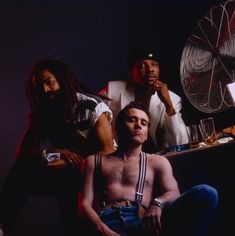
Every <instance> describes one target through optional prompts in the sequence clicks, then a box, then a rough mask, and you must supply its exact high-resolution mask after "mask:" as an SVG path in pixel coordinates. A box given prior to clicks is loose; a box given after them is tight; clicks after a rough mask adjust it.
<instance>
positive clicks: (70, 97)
mask: <svg viewBox="0 0 235 236" xmlns="http://www.w3.org/2000/svg"><path fill="white" fill-rule="evenodd" d="M43 70H48V71H50V72H51V73H52V74H53V75H54V76H55V77H56V79H57V80H58V83H59V84H60V87H61V89H62V91H63V93H64V96H65V113H66V114H65V116H66V118H67V119H69V120H71V121H74V119H75V117H76V114H74V113H75V112H74V105H75V104H77V94H76V93H77V92H78V91H81V92H85V93H89V94H93V95H96V96H99V95H97V94H95V93H94V92H93V91H92V90H90V89H88V88H86V87H85V86H84V85H82V84H81V83H79V82H78V80H77V79H76V78H75V76H74V74H73V73H72V72H70V71H69V69H68V67H67V66H66V65H65V64H64V63H63V62H61V61H59V60H56V59H51V58H43V59H41V60H39V61H37V62H36V63H34V65H33V66H32V68H31V70H30V74H29V77H28V79H27V80H26V97H27V100H28V102H29V106H30V110H31V116H34V117H35V118H36V117H38V115H39V112H40V111H39V106H40V104H39V102H40V101H39V100H40V91H41V83H40V81H41V72H42V71H43ZM99 97H100V96H99ZM76 110H77V109H76Z"/></svg>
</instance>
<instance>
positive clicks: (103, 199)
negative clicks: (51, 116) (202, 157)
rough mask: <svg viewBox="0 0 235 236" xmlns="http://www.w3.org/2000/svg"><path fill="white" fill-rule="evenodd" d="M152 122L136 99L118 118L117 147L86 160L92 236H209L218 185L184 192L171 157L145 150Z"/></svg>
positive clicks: (84, 202)
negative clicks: (175, 173)
mask: <svg viewBox="0 0 235 236" xmlns="http://www.w3.org/2000/svg"><path fill="white" fill-rule="evenodd" d="M149 125H150V123H149V116H148V113H147V111H146V110H145V107H144V106H142V105H141V104H137V103H135V102H132V103H130V104H129V105H127V106H126V107H125V108H124V109H123V110H121V111H120V113H119V114H118V116H117V119H116V132H117V137H118V148H117V150H116V151H115V152H114V153H111V154H108V155H102V156H101V155H95V156H94V155H91V156H89V157H87V159H86V160H85V167H84V168H85V169H84V171H85V180H84V187H83V191H82V198H81V208H82V210H83V214H84V217H85V219H87V220H88V222H89V223H90V224H91V225H92V226H93V230H94V232H90V233H89V234H90V235H97V233H100V234H101V235H115V236H118V235H122V236H123V235H128V236H130V235H131V236H132V235H133V236H137V235H156V236H158V235H160V233H161V235H169V236H170V235H171V236H172V235H180V236H184V235H185V236H186V235H187V236H188V235H190V236H203V235H206V232H207V230H208V227H209V225H210V223H211V221H212V219H213V216H214V214H215V211H216V208H217V204H218V194H217V191H216V189H214V188H213V187H211V186H209V185H206V184H201V185H196V186H194V187H192V188H191V189H189V190H187V191H186V192H184V193H183V194H180V191H179V189H178V184H177V181H176V179H175V178H174V176H173V171H172V167H171V165H170V163H169V161H168V160H167V159H166V158H165V157H164V156H160V155H155V154H148V153H144V152H142V144H143V143H144V142H145V140H146V139H147V135H148V128H149ZM91 228H92V227H87V228H86V229H87V231H88V230H89V229H91ZM87 235H88V232H87Z"/></svg>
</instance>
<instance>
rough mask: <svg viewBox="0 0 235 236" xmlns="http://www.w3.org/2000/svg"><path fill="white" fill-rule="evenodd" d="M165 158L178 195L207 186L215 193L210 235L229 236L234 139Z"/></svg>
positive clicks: (234, 174) (232, 200)
mask: <svg viewBox="0 0 235 236" xmlns="http://www.w3.org/2000/svg"><path fill="white" fill-rule="evenodd" d="M164 156H166V158H168V160H169V161H170V163H171V165H172V168H173V173H174V175H175V177H176V179H177V181H178V184H179V188H180V190H181V192H183V191H184V190H186V189H187V188H189V187H191V186H193V185H195V184H201V183H206V184H209V185H211V186H213V187H215V188H216V189H217V190H218V193H219V209H218V217H217V219H216V223H215V225H214V227H213V229H212V232H211V234H210V235H211V236H212V235H213V236H217V235H218V236H221V235H225V236H226V235H230V234H229V233H225V232H227V231H229V230H232V232H233V231H234V230H233V228H234V224H235V222H233V221H234V217H231V218H230V215H233V214H234V210H235V207H234V205H235V204H234V203H235V197H234V195H233V193H232V192H234V186H235V184H234V183H235V168H234V166H233V162H234V161H235V140H233V141H230V142H228V143H223V144H215V145H212V146H207V147H201V148H194V149H189V150H185V151H181V152H169V153H166V154H165V155H164Z"/></svg>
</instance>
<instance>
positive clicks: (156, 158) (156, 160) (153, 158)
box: [147, 154, 170, 166]
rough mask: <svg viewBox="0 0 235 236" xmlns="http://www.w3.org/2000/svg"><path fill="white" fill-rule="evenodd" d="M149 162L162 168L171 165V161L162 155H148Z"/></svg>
mask: <svg viewBox="0 0 235 236" xmlns="http://www.w3.org/2000/svg"><path fill="white" fill-rule="evenodd" d="M147 158H148V161H149V162H151V163H152V164H154V165H157V166H162V165H170V162H169V160H168V159H167V158H166V157H165V156H162V155H158V154H147Z"/></svg>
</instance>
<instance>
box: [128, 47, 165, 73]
mask: <svg viewBox="0 0 235 236" xmlns="http://www.w3.org/2000/svg"><path fill="white" fill-rule="evenodd" d="M147 59H149V60H154V61H159V60H160V54H159V52H158V51H157V50H156V49H155V48H153V47H142V46H141V47H136V48H133V49H132V50H131V51H130V53H129V56H128V69H129V70H131V69H132V67H133V66H134V65H135V63H136V62H137V61H140V60H147Z"/></svg>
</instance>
